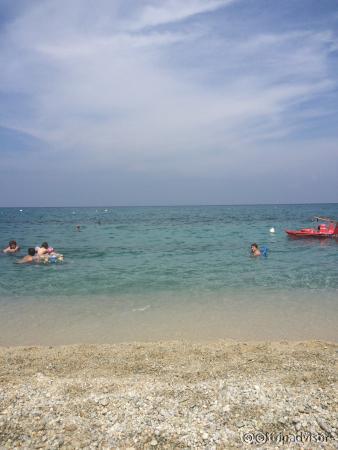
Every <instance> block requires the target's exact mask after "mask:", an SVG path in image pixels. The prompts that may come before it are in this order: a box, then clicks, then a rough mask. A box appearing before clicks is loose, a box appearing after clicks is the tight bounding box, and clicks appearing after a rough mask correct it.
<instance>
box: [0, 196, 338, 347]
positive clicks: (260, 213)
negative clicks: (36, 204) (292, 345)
mask: <svg viewBox="0 0 338 450" xmlns="http://www.w3.org/2000/svg"><path fill="white" fill-rule="evenodd" d="M314 215H324V216H329V217H330V216H331V217H337V218H338V205H337V204H331V205H267V206H208V207H205V206H201V207H148V208H140V207H134V208H132V207H130V208H129V207H128V208H127V207H126V208H109V207H107V208H104V207H103V208H23V210H22V211H20V210H19V208H1V209H0V231H1V234H0V235H1V238H2V240H3V246H5V245H6V243H7V242H8V240H9V239H12V238H15V239H16V240H17V241H18V242H19V243H20V245H21V247H22V249H23V251H22V252H21V253H25V252H26V249H27V247H29V246H36V245H39V244H41V242H42V241H44V240H47V241H48V242H49V244H50V245H52V246H53V247H54V248H55V249H57V250H58V251H60V252H61V253H63V254H64V255H65V262H64V264H60V265H47V266H42V265H25V266H23V265H17V264H15V261H16V259H17V256H8V255H2V256H1V257H0V329H1V332H0V344H1V343H2V344H6V345H7V344H25V343H29V344H39V343H41V344H50V343H51V344H52V343H74V342H118V341H126V340H127V341H128V340H154V339H156V340H157V339H172V338H186V339H190V338H191V339H197V340H198V339H215V338H236V339H260V340H261V339H287V338H288V339H302V338H304V339H305V338H315V339H317V338H318V339H319V338H320V339H329V340H336V339H337V334H338V333H337V327H336V323H337V318H338V315H337V312H338V302H337V298H338V295H337V293H338V264H337V263H338V241H337V240H335V239H328V240H315V239H304V240H295V239H290V238H288V237H287V236H286V235H285V233H284V228H291V229H295V228H301V227H305V226H306V227H308V226H311V218H312V217H313V216H314ZM76 224H80V225H81V232H77V231H76ZM271 227H275V229H276V233H274V234H271V233H270V232H269V229H270V228H271ZM252 242H258V243H259V244H260V245H265V246H267V247H268V248H269V255H268V257H267V258H264V257H261V258H251V257H250V256H249V249H250V244H251V243H252Z"/></svg>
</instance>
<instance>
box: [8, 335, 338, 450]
mask: <svg viewBox="0 0 338 450" xmlns="http://www.w3.org/2000/svg"><path fill="white" fill-rule="evenodd" d="M337 357H338V345H337V344H334V343H328V342H320V341H307V342H287V341H283V342H260V343H257V342H256V343H251V342H247V343H240V342H235V341H217V342H211V343H193V342H181V341H174V342H157V343H128V344H116V345H70V346H63V347H59V346H57V347H0V449H15V448H27V449H30V448H36V449H38V448H43V449H45V448H46V449H58V448H62V449H74V448H88V449H97V448H99V449H101V448H102V449H108V448H130V449H131V448H135V449H137V448H208V449H212V448H226V449H232V448H248V449H249V448H255V449H258V448H261V449H263V448H264V449H269V448H274V449H275V448H285V449H286V448H293V447H296V448H298V449H301V448H309V449H316V448H325V449H338V440H337V439H338V417H337V412H338V408H337V398H338V395H337V365H338V364H337V360H338V358H337Z"/></svg>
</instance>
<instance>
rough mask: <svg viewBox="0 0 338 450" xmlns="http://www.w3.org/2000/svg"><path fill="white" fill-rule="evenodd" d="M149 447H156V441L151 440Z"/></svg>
mask: <svg viewBox="0 0 338 450" xmlns="http://www.w3.org/2000/svg"><path fill="white" fill-rule="evenodd" d="M150 445H151V446H152V447H156V445H157V440H156V439H153V440H152V441H151V442H150Z"/></svg>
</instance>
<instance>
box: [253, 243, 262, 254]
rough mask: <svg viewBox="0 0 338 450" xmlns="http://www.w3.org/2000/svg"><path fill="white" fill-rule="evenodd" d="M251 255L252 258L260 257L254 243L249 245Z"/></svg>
mask: <svg viewBox="0 0 338 450" xmlns="http://www.w3.org/2000/svg"><path fill="white" fill-rule="evenodd" d="M251 255H252V256H261V252H260V250H259V248H258V245H257V244H256V243H254V244H251Z"/></svg>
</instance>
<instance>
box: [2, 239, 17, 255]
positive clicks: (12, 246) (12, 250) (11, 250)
mask: <svg viewBox="0 0 338 450" xmlns="http://www.w3.org/2000/svg"><path fill="white" fill-rule="evenodd" d="M19 250H20V247H19V245H18V244H17V243H16V241H14V240H13V241H9V243H8V247H6V248H4V249H3V252H4V253H17V252H18V251H19Z"/></svg>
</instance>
